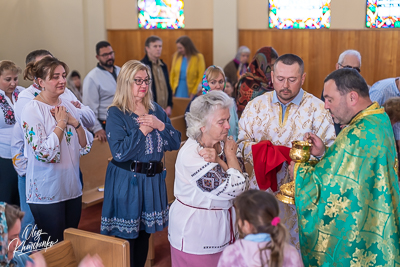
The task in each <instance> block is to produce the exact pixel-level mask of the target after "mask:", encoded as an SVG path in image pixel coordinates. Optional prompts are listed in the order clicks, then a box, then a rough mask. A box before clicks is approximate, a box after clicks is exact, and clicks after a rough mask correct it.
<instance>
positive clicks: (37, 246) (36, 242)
mask: <svg viewBox="0 0 400 267" xmlns="http://www.w3.org/2000/svg"><path fill="white" fill-rule="evenodd" d="M42 235H48V234H47V233H46V232H43V231H42V230H41V229H37V226H36V224H35V225H34V226H33V227H32V225H31V224H29V225H27V226H26V227H25V229H24V231H23V232H22V239H24V241H20V240H19V238H14V239H13V240H11V241H10V244H9V245H8V249H10V246H12V245H16V246H15V250H14V254H15V252H18V254H19V255H22V254H26V253H31V252H35V251H40V250H43V249H44V250H45V251H47V249H48V248H51V247H52V246H54V245H55V244H57V243H58V240H56V241H50V238H51V236H48V238H47V240H45V239H44V238H41V236H42ZM28 241H29V242H28ZM14 242H16V243H14ZM19 242H21V243H20V244H19Z"/></svg>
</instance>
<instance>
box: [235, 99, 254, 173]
mask: <svg viewBox="0 0 400 267" xmlns="http://www.w3.org/2000/svg"><path fill="white" fill-rule="evenodd" d="M252 117H253V113H252V111H251V105H247V106H246V108H245V109H244V111H243V114H242V117H241V118H240V120H239V136H238V145H239V150H240V151H241V153H242V156H243V159H244V160H245V161H247V162H249V163H250V164H251V165H253V152H252V150H251V146H252V145H254V144H256V143H257V142H255V140H254V134H253V123H252V122H253V121H254V120H253V119H252Z"/></svg>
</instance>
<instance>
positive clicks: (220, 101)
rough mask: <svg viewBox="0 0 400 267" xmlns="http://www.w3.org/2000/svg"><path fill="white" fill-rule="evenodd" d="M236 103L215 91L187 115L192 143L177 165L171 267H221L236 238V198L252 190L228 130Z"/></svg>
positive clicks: (199, 100)
mask: <svg viewBox="0 0 400 267" xmlns="http://www.w3.org/2000/svg"><path fill="white" fill-rule="evenodd" d="M232 105H233V100H232V99H231V98H230V97H229V96H228V95H227V94H225V93H224V92H221V91H212V92H209V93H208V94H206V95H202V96H199V97H197V98H196V99H195V100H194V101H193V102H192V105H191V107H190V112H189V113H186V122H187V124H188V129H187V135H188V137H189V139H188V140H187V141H186V143H185V144H184V145H183V147H182V148H181V149H180V151H179V153H178V157H177V160H176V165H175V187H174V192H175V197H176V200H175V202H174V203H173V204H172V205H171V209H170V214H169V226H168V238H169V241H170V244H171V260H172V266H192V267H195V266H209V267H212V266H217V264H218V260H219V257H220V255H221V253H222V251H223V249H224V248H225V247H226V246H228V245H229V244H232V243H233V242H234V241H235V238H237V230H236V228H235V226H234V225H235V211H234V209H233V207H232V205H233V199H234V198H235V197H236V196H237V195H239V194H240V193H242V192H243V191H245V190H246V189H247V188H248V176H247V174H246V173H245V172H244V166H243V161H242V160H241V159H240V158H238V157H237V155H236V151H237V145H236V143H235V141H234V140H233V138H232V136H229V137H228V131H229V116H230V115H229V108H230V107H231V106H232Z"/></svg>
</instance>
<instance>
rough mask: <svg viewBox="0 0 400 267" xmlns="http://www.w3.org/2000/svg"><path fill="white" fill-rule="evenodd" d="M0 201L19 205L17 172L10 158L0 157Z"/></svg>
mask: <svg viewBox="0 0 400 267" xmlns="http://www.w3.org/2000/svg"><path fill="white" fill-rule="evenodd" d="M0 202H6V203H7V204H12V205H17V206H19V193H18V174H17V172H16V171H15V169H14V166H13V163H12V159H3V158H0Z"/></svg>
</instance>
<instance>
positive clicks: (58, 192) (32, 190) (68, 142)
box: [21, 98, 93, 204]
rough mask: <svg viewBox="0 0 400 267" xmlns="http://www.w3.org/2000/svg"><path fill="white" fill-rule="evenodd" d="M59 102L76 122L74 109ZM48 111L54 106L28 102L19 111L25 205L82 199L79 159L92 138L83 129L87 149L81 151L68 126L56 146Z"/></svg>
mask: <svg viewBox="0 0 400 267" xmlns="http://www.w3.org/2000/svg"><path fill="white" fill-rule="evenodd" d="M60 99H61V103H60V106H65V107H66V108H67V110H68V111H69V112H70V114H71V115H72V116H74V117H75V118H77V119H79V113H78V111H77V109H76V108H75V107H74V106H73V105H72V104H71V103H70V102H69V101H67V100H64V99H62V98H60ZM52 108H54V106H50V105H47V104H45V103H42V102H39V101H37V100H32V101H30V102H29V103H27V104H26V106H25V108H24V109H23V111H22V116H21V122H22V127H23V131H24V137H25V140H24V143H25V144H24V146H25V151H24V153H25V157H27V158H28V166H27V170H26V202H27V203H36V204H49V203H57V202H60V201H65V200H68V199H73V198H77V197H79V196H81V195H82V185H81V182H80V180H79V158H80V156H81V155H84V154H86V153H88V152H89V151H90V148H91V145H92V141H93V135H92V134H91V133H90V132H88V131H87V130H86V129H85V132H86V140H87V145H86V147H83V148H82V147H81V146H80V144H79V140H78V134H77V133H76V130H75V128H74V127H73V126H71V125H68V126H67V128H66V129H65V130H64V137H63V138H62V140H61V143H60V142H59V139H58V137H57V135H56V134H55V133H54V132H53V131H54V129H55V127H56V125H57V122H56V120H55V119H54V117H53V116H52V115H51V113H50V110H51V109H52ZM82 127H83V126H82Z"/></svg>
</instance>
